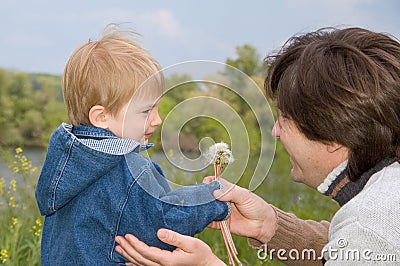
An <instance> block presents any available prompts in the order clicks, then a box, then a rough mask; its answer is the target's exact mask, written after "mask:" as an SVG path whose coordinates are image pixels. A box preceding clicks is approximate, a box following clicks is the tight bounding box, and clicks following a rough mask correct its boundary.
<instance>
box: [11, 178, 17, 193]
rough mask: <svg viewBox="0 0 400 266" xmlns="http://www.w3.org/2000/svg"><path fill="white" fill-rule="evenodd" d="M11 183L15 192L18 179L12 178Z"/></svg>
mask: <svg viewBox="0 0 400 266" xmlns="http://www.w3.org/2000/svg"><path fill="white" fill-rule="evenodd" d="M10 185H11V188H12V191H14V192H15V191H17V180H15V179H12V180H11V181H10Z"/></svg>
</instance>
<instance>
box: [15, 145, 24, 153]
mask: <svg viewBox="0 0 400 266" xmlns="http://www.w3.org/2000/svg"><path fill="white" fill-rule="evenodd" d="M21 152H23V149H22V148H21V147H18V148H16V149H15V153H16V154H20V153H21Z"/></svg>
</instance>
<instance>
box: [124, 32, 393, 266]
mask: <svg viewBox="0 0 400 266" xmlns="http://www.w3.org/2000/svg"><path fill="white" fill-rule="evenodd" d="M267 60H268V62H269V69H268V76H267V78H266V81H265V87H266V90H267V93H268V94H269V96H270V97H271V98H272V99H274V100H276V102H277V107H278V109H279V110H280V112H281V115H280V116H279V118H278V121H277V122H276V124H275V126H274V128H273V130H272V134H273V135H274V136H275V137H277V138H280V140H281V141H282V143H283V145H284V146H285V149H286V150H287V152H288V154H289V155H290V160H291V163H292V166H293V168H292V170H291V173H290V174H291V177H292V178H293V180H294V181H296V182H302V183H304V184H306V185H308V186H310V187H313V188H316V189H318V191H320V192H321V193H322V194H324V195H328V196H330V197H332V198H333V199H335V200H336V201H337V202H338V203H339V204H340V205H341V208H340V209H339V211H338V212H337V213H336V214H335V216H334V217H333V219H332V221H331V223H328V222H326V221H322V222H315V221H304V220H301V219H298V218H297V217H296V216H294V215H293V214H290V213H285V212H283V211H281V210H279V209H277V208H275V207H273V206H271V205H269V204H268V203H266V202H265V201H263V200H262V199H261V198H259V197H258V196H256V195H255V194H252V193H249V192H248V191H247V190H245V189H243V188H239V187H237V186H234V185H232V184H229V183H225V186H224V187H225V189H224V191H220V192H214V196H216V197H217V198H218V199H219V200H223V201H231V202H232V203H233V212H232V216H231V231H232V233H235V234H238V235H241V236H246V237H248V238H249V243H250V245H251V246H253V247H255V248H264V249H265V248H266V247H267V248H268V249H267V250H265V252H267V254H269V252H270V251H271V250H279V249H281V250H283V251H284V252H282V253H283V254H286V256H278V257H277V256H275V257H274V258H275V259H281V260H282V261H283V262H284V263H285V264H288V265H289V264H291V265H304V264H316V265H318V264H319V265H322V264H323V263H326V265H357V264H359V265H364V264H366V263H376V262H377V261H382V259H385V260H386V263H387V265H390V263H391V262H390V261H392V263H395V261H396V260H397V261H399V260H400V250H399V247H400V237H399V236H400V233H399V228H400V215H399V213H400V193H399V189H400V164H399V159H400V141H399V136H400V104H399V103H400V44H399V42H398V41H396V40H394V39H393V38H391V37H389V36H388V35H385V34H380V33H375V32H372V31H369V30H366V29H361V28H346V29H321V30H318V31H316V32H312V33H308V34H305V35H301V36H295V37H293V38H291V39H289V40H288V42H287V43H286V44H285V45H284V46H283V48H282V50H281V51H280V52H279V53H278V54H277V55H274V56H271V57H269V58H268V59H267ZM159 237H160V239H161V240H163V241H165V242H167V243H169V244H172V245H175V246H177V247H178V249H177V250H175V251H173V252H166V251H161V250H158V249H154V248H151V247H147V246H145V245H144V244H143V243H141V242H140V241H138V240H137V239H136V238H135V237H133V236H131V235H128V236H127V238H126V239H124V238H122V237H117V242H119V243H120V247H118V248H117V251H118V252H120V253H122V254H123V255H124V256H125V257H127V258H128V259H129V260H130V261H132V262H134V263H136V264H145V265H161V264H162V265H207V264H208V263H209V262H212V264H213V265H218V263H219V264H220V265H223V263H222V261H220V260H218V258H216V257H215V256H214V255H213V254H212V252H211V250H210V249H209V247H207V245H205V244H204V243H203V242H201V241H200V240H198V239H193V238H189V237H186V236H182V235H179V234H176V233H174V232H171V231H168V230H167V231H166V230H160V231H159ZM291 250H296V251H298V253H299V254H303V253H304V251H310V250H313V251H314V252H315V254H316V256H315V257H313V256H310V257H300V258H294V259H293V257H290V256H288V253H289V252H290V251H291ZM285 252H286V253H285ZM281 255H282V254H281ZM388 260H389V262H388Z"/></svg>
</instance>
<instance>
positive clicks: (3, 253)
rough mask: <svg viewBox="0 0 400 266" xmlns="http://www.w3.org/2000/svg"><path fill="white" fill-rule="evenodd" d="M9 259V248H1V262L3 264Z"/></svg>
mask: <svg viewBox="0 0 400 266" xmlns="http://www.w3.org/2000/svg"><path fill="white" fill-rule="evenodd" d="M7 259H8V251H7V249H2V250H0V262H1V263H2V264H6V262H7Z"/></svg>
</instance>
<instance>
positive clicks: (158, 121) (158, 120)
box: [150, 112, 162, 127]
mask: <svg viewBox="0 0 400 266" xmlns="http://www.w3.org/2000/svg"><path fill="white" fill-rule="evenodd" d="M161 123H162V119H161V117H160V115H159V114H158V112H157V113H156V114H155V116H154V118H153V120H152V121H151V123H150V124H151V126H153V127H157V126H159V125H161Z"/></svg>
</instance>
